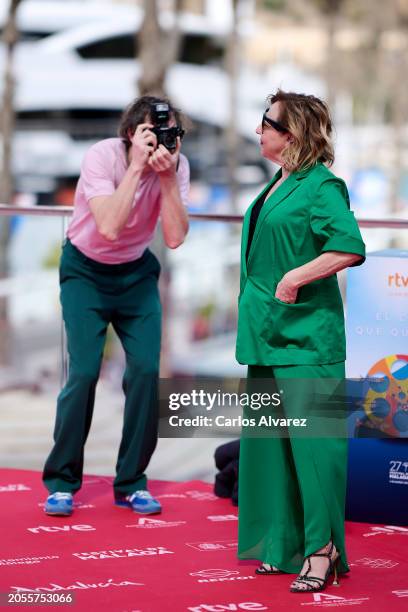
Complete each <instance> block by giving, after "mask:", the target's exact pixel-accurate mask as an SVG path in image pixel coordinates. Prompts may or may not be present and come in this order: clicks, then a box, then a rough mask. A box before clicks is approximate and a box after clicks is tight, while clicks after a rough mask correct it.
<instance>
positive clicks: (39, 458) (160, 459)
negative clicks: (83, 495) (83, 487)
mask: <svg viewBox="0 0 408 612" xmlns="http://www.w3.org/2000/svg"><path fill="white" fill-rule="evenodd" d="M56 394H57V387H56V386H54V385H50V388H48V389H45V390H44V391H42V392H41V393H33V392H31V391H29V390H26V391H24V390H19V391H7V392H1V393H0V466H1V467H14V468H21V469H33V470H40V469H42V466H43V463H44V459H45V457H46V456H47V453H48V452H49V450H50V447H51V441H52V430H53V424H54V413H55V397H56ZM122 407H123V399H122V395H121V394H119V393H117V392H114V391H112V390H111V389H110V388H109V386H108V385H106V384H104V383H102V382H100V383H99V385H98V391H97V398H96V406H95V413H94V419H93V423H92V428H91V432H90V436H89V440H88V443H87V446H86V453H85V471H86V472H87V473H92V474H104V475H108V476H109V475H113V473H114V466H115V462H116V453H117V449H118V446H119V439H120V431H121V426H122ZM226 441H227V440H226V439H221V440H220V439H218V440H217V439H203V438H201V439H197V438H196V439H169V438H163V439H160V440H159V443H158V447H157V449H156V452H155V454H154V456H153V459H152V461H151V464H150V466H149V470H148V475H149V477H150V478H155V479H163V480H192V479H199V480H204V481H206V482H213V481H214V475H215V466H214V460H213V454H214V450H215V448H216V447H217V446H218V445H219V444H222V443H223V442H226Z"/></svg>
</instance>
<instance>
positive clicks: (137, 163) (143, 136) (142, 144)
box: [130, 123, 157, 170]
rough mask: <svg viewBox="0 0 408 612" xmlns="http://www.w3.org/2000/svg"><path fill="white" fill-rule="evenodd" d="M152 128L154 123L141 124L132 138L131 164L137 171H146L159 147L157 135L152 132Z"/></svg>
mask: <svg viewBox="0 0 408 612" xmlns="http://www.w3.org/2000/svg"><path fill="white" fill-rule="evenodd" d="M152 127H153V124H152V123H140V124H139V125H138V126H137V128H136V131H135V133H134V134H133V136H132V139H131V141H132V146H131V149H130V155H131V162H130V163H131V165H132V166H133V168H134V169H135V170H143V169H144V167H145V166H146V164H147V163H148V162H149V159H150V157H151V156H152V155H153V152H154V150H155V149H156V147H157V138H156V134H154V133H153V132H151V131H150V128H152Z"/></svg>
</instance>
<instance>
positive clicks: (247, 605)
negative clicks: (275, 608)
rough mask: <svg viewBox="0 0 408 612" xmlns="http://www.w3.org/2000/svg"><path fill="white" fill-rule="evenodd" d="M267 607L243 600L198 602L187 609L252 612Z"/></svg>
mask: <svg viewBox="0 0 408 612" xmlns="http://www.w3.org/2000/svg"><path fill="white" fill-rule="evenodd" d="M267 609H268V607H267V606H265V605H264V604H261V603H258V602H256V601H243V602H242V603H237V604H236V603H229V604H200V605H198V606H194V608H187V610H190V612H222V611H223V610H225V611H226V612H228V611H231V612H237V611H238V610H252V611H253V612H256V611H257V610H267Z"/></svg>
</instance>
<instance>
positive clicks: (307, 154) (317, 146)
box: [267, 89, 334, 172]
mask: <svg viewBox="0 0 408 612" xmlns="http://www.w3.org/2000/svg"><path fill="white" fill-rule="evenodd" d="M267 100H268V105H269V106H271V105H272V104H274V103H275V102H279V103H280V112H279V115H280V116H279V118H278V121H279V123H280V124H281V125H283V127H285V128H286V129H287V130H288V132H290V134H291V136H292V139H291V142H289V143H288V145H287V146H286V147H285V149H284V150H283V152H282V159H283V162H284V167H285V168H286V169H287V170H289V171H290V172H294V171H297V170H302V169H304V168H310V167H311V166H314V165H315V164H316V163H317V162H323V163H326V164H327V165H328V166H331V165H332V163H333V162H334V147H333V142H332V140H331V135H332V120H331V117H330V111H329V109H328V106H327V104H326V103H325V102H323V101H322V100H320V99H319V98H316V97H315V96H307V95H305V94H298V93H293V92H286V91H282V89H278V91H277V92H276V93H275V94H271V95H270V96H268V99H267ZM292 140H293V141H292Z"/></svg>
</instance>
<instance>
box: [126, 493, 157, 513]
mask: <svg viewBox="0 0 408 612" xmlns="http://www.w3.org/2000/svg"><path fill="white" fill-rule="evenodd" d="M115 504H116V505H117V506H122V507H125V508H131V509H132V510H133V512H137V514H160V512H161V511H162V507H161V504H160V502H158V501H157V499H154V497H152V495H151V494H150V493H149V491H145V490H140V491H135V492H134V493H132V495H126V496H123V497H121V496H119V495H116V496H115Z"/></svg>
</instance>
